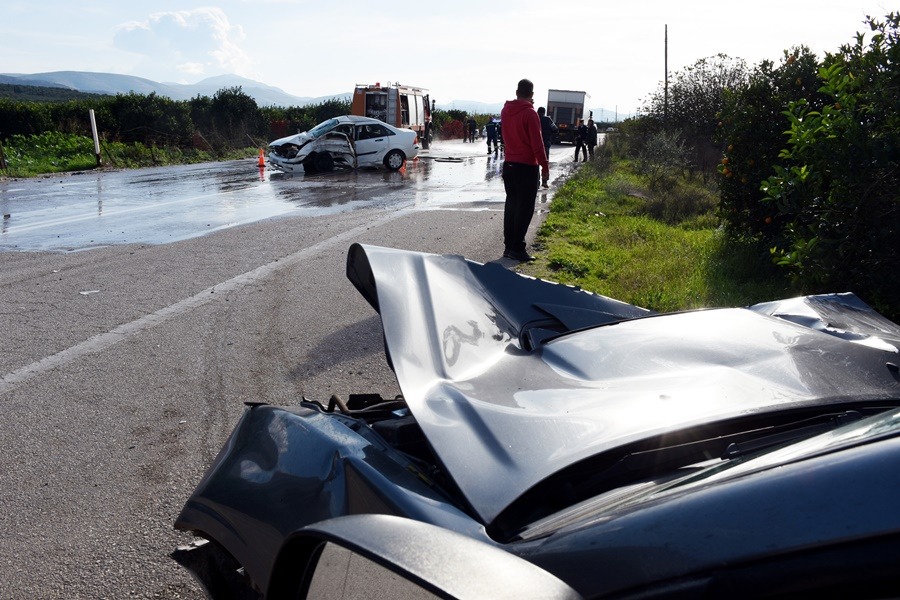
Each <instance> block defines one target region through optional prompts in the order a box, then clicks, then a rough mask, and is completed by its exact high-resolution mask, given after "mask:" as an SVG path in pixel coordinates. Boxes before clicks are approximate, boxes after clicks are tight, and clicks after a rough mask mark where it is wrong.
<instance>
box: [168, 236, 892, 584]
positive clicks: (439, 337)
mask: <svg viewBox="0 0 900 600" xmlns="http://www.w3.org/2000/svg"><path fill="white" fill-rule="evenodd" d="M347 276H348V278H349V279H350V281H351V282H352V283H353V285H354V286H355V287H356V288H357V290H358V291H359V292H360V293H361V294H362V295H363V297H364V298H365V299H366V300H367V301H368V302H369V303H370V304H371V305H372V307H373V308H374V309H375V310H376V311H378V312H379V313H380V315H381V320H382V326H383V329H384V338H385V353H386V356H387V358H388V361H389V363H390V364H391V366H392V368H393V369H394V371H395V372H396V375H397V380H398V383H399V384H400V389H401V390H402V397H398V398H394V399H387V400H383V399H381V398H380V397H378V396H374V395H365V394H364V395H358V396H351V397H350V398H349V399H348V400H347V401H346V402H345V401H343V400H341V399H340V398H338V397H332V398H331V400H330V401H328V402H327V403H324V402H323V403H319V402H314V401H308V400H304V401H303V402H301V403H300V404H299V405H298V406H293V407H274V406H266V405H253V406H250V407H248V408H247V410H246V411H245V413H244V415H243V417H242V419H241V421H240V422H239V423H238V425H237V427H236V428H235V430H234V432H233V433H232V436H231V438H230V439H229V440H228V442H227V444H226V445H225V447H224V448H223V449H222V451H221V452H220V454H219V456H218V457H217V458H216V460H215V461H214V463H213V465H212V466H211V467H210V469H209V471H208V472H207V474H206V475H205V477H204V478H203V480H202V481H201V483H200V484H199V485H198V487H197V489H196V490H195V492H194V494H193V495H192V496H191V498H190V499H189V500H188V501H187V503H186V504H185V506H184V509H183V510H182V513H181V515H180V516H179V517H178V519H177V521H176V527H178V528H179V529H182V530H186V531H192V532H195V534H196V535H198V536H199V537H201V538H203V539H206V540H211V541H212V544H209V546H210V547H211V548H207V550H208V551H209V552H215V553H217V554H218V555H219V556H218V558H217V559H216V561H215V564H218V565H223V564H224V565H230V571H231V573H232V576H231V577H232V578H231V579H229V581H231V582H232V583H231V584H229V585H235V586H237V585H243V586H246V587H247V589H249V590H252V592H253V593H254V594H258V595H259V596H264V597H271V598H278V597H289V596H292V595H293V594H296V593H297V591H298V590H300V591H302V590H303V589H305V587H304V586H305V585H306V584H305V583H304V582H303V581H304V577H306V575H305V574H304V573H305V571H304V567H305V566H306V565H307V564H308V563H309V562H310V561H311V559H312V558H313V557H314V555H315V553H314V550H311V548H315V547H317V546H316V544H314V543H311V542H310V540H311V539H314V540H319V539H325V538H323V537H321V536H323V535H325V534H323V533H322V532H323V531H328V532H330V534H329V535H332V536H333V537H331V538H328V539H332V540H333V539H338V538H340V539H342V540H344V541H345V542H346V543H347V544H348V546H349V547H352V548H355V549H357V550H359V551H360V552H368V554H369V555H370V556H380V557H382V558H383V559H384V561H385V562H386V563H388V562H391V561H393V562H394V563H397V564H399V563H402V562H403V561H406V563H409V561H410V559H409V557H406V558H404V557H402V556H396V557H394V556H388V555H389V554H391V548H392V547H393V546H391V545H390V544H382V545H381V546H379V549H374V548H373V547H372V544H374V543H375V542H373V541H372V540H373V537H374V538H376V539H377V538H379V536H381V535H384V536H385V538H386V539H388V538H391V536H392V535H399V533H398V532H399V531H404V532H405V531H406V529H405V527H406V526H407V525H408V524H409V523H414V522H415V523H424V524H427V525H428V526H431V527H435V528H437V529H438V530H442V531H443V530H446V531H449V532H453V533H454V534H461V536H463V537H464V538H468V539H469V540H470V541H473V542H475V543H476V548H478V547H481V548H484V549H485V552H488V551H491V552H493V551H496V550H498V549H499V550H501V551H502V552H504V553H508V554H509V555H511V556H512V557H515V558H516V559H521V561H523V562H525V563H528V566H529V567H532V568H534V569H535V581H538V580H540V578H541V577H543V576H544V575H547V576H549V577H551V579H552V580H553V581H559V582H563V584H564V586H569V587H570V588H571V590H574V592H573V593H575V594H576V596H577V595H580V596H582V597H605V596H615V597H617V598H628V597H635V598H636V597H641V598H669V597H673V598H674V597H696V596H700V595H703V594H708V595H713V596H721V597H738V596H741V595H744V596H750V597H758V596H759V595H761V594H762V593H763V592H765V593H772V594H774V595H776V596H777V595H778V594H781V595H783V596H785V597H788V596H792V595H798V594H799V595H802V594H804V593H807V594H814V593H817V592H821V591H822V590H827V591H829V592H833V591H835V590H842V589H845V590H852V591H853V593H854V595H855V596H857V597H860V596H864V595H865V594H867V593H871V594H873V595H878V594H879V593H883V591H884V590H890V589H894V590H896V589H897V588H896V586H897V585H898V584H900V575H898V573H900V512H898V511H897V510H896V502H897V499H898V498H900V478H898V477H897V473H900V372H898V371H900V369H898V366H897V364H898V354H900V352H898V348H900V327H898V326H897V325H896V324H894V323H893V322H891V321H889V320H887V319H885V318H884V317H882V316H881V315H879V314H877V313H876V312H874V311H873V310H872V309H870V308H869V307H868V306H866V305H865V304H864V303H863V302H862V301H860V300H859V299H858V298H856V297H855V296H853V295H852V294H828V295H820V296H808V297H803V298H795V299H790V300H785V301H776V302H769V303H764V304H758V305H754V306H751V307H747V308H728V309H710V310H701V311H690V312H683V313H673V314H664V315H660V314H655V313H652V312H651V311H648V310H645V309H642V308H640V307H636V306H632V305H629V304H625V303H622V302H619V301H616V300H613V299H610V298H606V297H603V296H599V295H595V294H591V293H588V292H584V291H581V290H578V289H576V288H571V287H567V286H562V285H557V284H554V283H551V282H546V281H540V280H535V279H531V278H528V277H524V276H521V275H518V274H516V273H513V272H510V271H507V270H506V269H504V268H503V267H502V266H501V265H499V264H494V263H488V264H479V263H475V262H472V261H467V260H465V259H463V258H462V257H458V256H438V255H429V254H421V253H415V252H407V251H400V250H393V249H388V248H378V247H373V246H361V245H354V246H352V247H351V249H350V252H349V254H348V260H347ZM383 515H391V516H392V519H393V520H391V519H383V518H381V517H378V518H379V519H382V520H376V516H383ZM351 516H352V518H354V519H357V520H356V521H353V523H354V524H355V527H354V528H351V527H346V526H344V527H342V524H346V523H347V522H346V521H345V519H348V518H351ZM337 530H340V531H341V533H336V531H337ZM355 532H357V533H355ZM363 532H364V533H363ZM355 535H356V539H352V538H354V536H355ZM424 535H425V534H423V536H424ZM317 536H319V537H317ZM404 539H415V540H417V541H418V543H420V544H425V545H426V547H427V543H428V541H427V537H426V539H424V540H423V539H422V538H421V537H420V538H417V537H416V534H415V533H410V534H409V537H408V538H404ZM434 539H437V538H434ZM411 543H412V542H411ZM433 543H435V544H436V543H437V542H436V541H435V542H433ZM448 543H450V542H448ZM413 545H415V544H413ZM398 552H399V550H398ZM469 552H471V553H474V554H476V555H477V549H476V550H468V551H467V553H469ZM187 554H188V553H185V556H182V559H181V560H182V562H183V563H184V564H185V565H190V564H191V561H190V560H189V559H188V557H187ZM485 560H487V559H485ZM449 561H450V559H448V562H447V563H443V564H442V565H438V566H437V567H435V569H438V570H440V569H441V568H443V569H445V570H446V569H453V568H460V569H465V572H464V573H457V574H456V575H457V576H458V577H457V578H468V580H470V581H471V580H473V579H478V577H480V576H482V575H481V574H478V575H476V571H475V570H471V571H470V570H469V567H463V566H459V567H455V566H454V565H453V564H451V562H449ZM413 562H415V561H413ZM194 564H196V562H195V563H194ZM416 566H417V567H419V568H420V569H421V570H422V571H423V572H419V573H418V574H417V575H416V579H417V581H420V582H421V581H423V580H426V581H430V580H429V579H428V578H427V575H428V573H424V571H427V570H428V569H429V568H431V564H430V562H429V561H427V560H424V559H423V561H422V562H421V564H417V565H416ZM398 569H399V567H398ZM192 570H193V571H194V572H195V573H196V574H198V577H199V578H200V579H201V580H204V579H209V578H210V571H211V569H210V568H208V567H207V568H199V569H198V568H196V567H192ZM238 570H239V572H240V573H241V576H240V577H236V576H234V575H233V573H234V572H238ZM218 577H219V581H223V579H222V576H221V575H219V576H218ZM497 577H498V578H499V574H498V575H497ZM435 578H436V580H440V576H439V574H438V575H435ZM206 585H207V589H208V590H211V592H210V593H211V595H213V596H215V593H214V592H213V591H212V590H213V589H214V588H215V586H214V585H210V584H209V583H207V584H206ZM499 585H500V584H499V583H498V586H499ZM434 586H435V587H433V588H431V589H433V590H436V591H443V593H444V594H445V595H446V596H453V595H454V594H453V593H451V592H448V591H446V589H445V588H441V587H440V586H439V585H438V584H434ZM497 589H502V588H500V587H498V588H497ZM536 589H537V588H536ZM567 593H568V592H566V593H560V594H559V597H572V596H571V595H566V594H567ZM551 595H554V594H548V595H547V596H546V597H550V596H551ZM541 596H542V593H537V592H536V593H535V594H533V595H532V597H541Z"/></svg>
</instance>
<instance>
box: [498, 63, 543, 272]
mask: <svg viewBox="0 0 900 600" xmlns="http://www.w3.org/2000/svg"><path fill="white" fill-rule="evenodd" d="M533 98H534V84H533V83H531V81H529V80H528V79H522V80H521V81H519V84H518V87H517V88H516V99H515V100H508V101H507V102H506V104H504V105H503V111H502V112H501V113H500V121H501V122H502V123H503V143H504V146H505V151H506V156H505V159H504V161H503V188H504V189H505V190H506V204H505V205H504V209H503V245H504V248H505V249H504V251H503V256H504V257H505V258H512V259H513V260H518V261H529V260H534V259H533V257H531V256H530V255H529V254H528V252H526V251H525V234H526V233H528V226H529V225H530V224H531V219H532V217H534V204H535V196H537V191H538V173H540V179H541V183H543V184H544V185H546V184H547V180H548V179H549V178H550V165H549V163H548V162H547V154H546V151H545V150H544V141H543V138H542V137H541V119H540V117H538V114H537V113H536V112H535V111H534V100H533Z"/></svg>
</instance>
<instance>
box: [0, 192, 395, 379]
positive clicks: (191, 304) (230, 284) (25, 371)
mask: <svg viewBox="0 0 900 600" xmlns="http://www.w3.org/2000/svg"><path fill="white" fill-rule="evenodd" d="M408 212H409V210H408V209H404V210H396V211H391V212H389V213H388V214H387V215H385V216H383V217H381V218H379V219H376V220H375V221H374V222H372V221H370V222H367V223H365V224H363V225H359V226H357V227H354V228H353V229H350V230H348V231H345V232H344V233H341V234H338V235H336V236H334V237H332V238H329V239H327V240H324V241H322V242H319V243H318V244H315V245H313V246H310V247H309V248H304V249H303V250H299V251H297V252H295V253H293V254H290V255H288V256H286V257H284V258H280V259H278V260H276V261H272V262H270V263H267V264H265V265H262V266H260V267H257V268H256V269H253V270H252V271H248V272H246V273H244V274H242V275H238V276H236V277H232V278H231V279H229V280H227V281H224V282H222V283H217V284H216V285H214V286H212V287H209V288H206V289H205V290H203V291H202V292H199V293H198V294H195V295H193V296H191V297H190V298H185V299H184V300H181V301H180V302H176V303H175V304H172V305H170V306H166V307H165V308H161V309H160V310H158V311H156V312H154V313H150V314H149V315H145V316H143V317H141V318H140V319H136V320H134V321H131V322H130V323H125V324H123V325H119V326H118V327H116V328H115V329H113V330H111V331H108V332H106V333H100V334H97V335H95V336H93V337H90V338H88V339H86V340H85V341H83V342H81V343H78V344H75V345H74V346H72V347H70V348H66V349H65V350H62V351H60V352H57V353H56V354H53V355H51V356H47V357H45V358H42V359H41V360H39V361H36V362H33V363H31V364H30V365H25V366H24V367H21V368H19V369H16V370H15V371H13V372H11V373H7V374H6V375H4V376H3V377H2V378H0V394H4V393H6V392H8V391H11V390H12V389H13V388H15V387H16V386H17V385H18V384H20V383H23V382H25V381H28V380H29V379H31V378H33V377H36V376H38V375H40V374H42V373H46V372H47V371H50V370H52V369H55V368H58V367H61V366H63V365H66V364H68V363H70V362H72V361H74V360H76V359H79V358H81V357H83V356H87V355H89V354H96V353H97V352H102V351H104V350H106V349H107V348H110V347H111V346H114V345H116V344H118V343H119V342H123V341H125V340H127V339H129V338H131V337H134V336H135V335H138V334H140V333H142V332H144V331H147V330H149V329H152V328H153V327H156V326H157V325H161V324H162V323H165V322H166V321H168V320H170V319H173V318H175V317H177V316H180V315H182V314H184V313H186V312H188V311H191V310H193V309H195V308H198V307H200V306H203V305H204V304H207V303H209V302H211V301H213V300H215V299H216V294H217V293H220V294H221V293H227V292H232V291H235V290H239V289H241V288H242V287H244V286H246V285H249V284H253V283H256V282H257V281H259V280H261V279H265V278H266V277H268V276H270V275H271V274H272V273H274V272H276V271H278V270H280V269H284V268H287V267H291V266H293V265H295V264H297V263H299V262H300V261H304V260H308V259H309V258H310V257H311V256H314V255H315V254H316V253H318V252H321V251H322V250H325V249H326V248H330V247H332V246H336V245H338V244H342V243H345V242H346V241H347V240H350V239H352V238H354V237H356V236H357V235H359V234H361V233H364V232H366V231H369V230H371V229H372V228H373V227H378V226H381V225H384V224H385V223H389V222H391V221H393V220H394V219H397V218H399V217H400V216H402V215H404V214H406V213H408Z"/></svg>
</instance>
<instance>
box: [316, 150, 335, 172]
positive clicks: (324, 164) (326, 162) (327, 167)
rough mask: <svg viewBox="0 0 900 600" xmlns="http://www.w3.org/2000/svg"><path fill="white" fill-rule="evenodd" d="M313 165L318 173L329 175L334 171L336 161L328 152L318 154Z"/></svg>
mask: <svg viewBox="0 0 900 600" xmlns="http://www.w3.org/2000/svg"><path fill="white" fill-rule="evenodd" d="M313 164H315V166H316V171H319V172H320V173H327V172H328V171H331V170H332V169H334V159H333V158H332V157H331V155H330V154H328V153H327V152H319V153H318V154H316V158H315V161H314V163H313Z"/></svg>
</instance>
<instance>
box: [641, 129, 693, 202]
mask: <svg viewBox="0 0 900 600" xmlns="http://www.w3.org/2000/svg"><path fill="white" fill-rule="evenodd" d="M634 164H635V170H636V171H637V172H638V174H640V175H643V176H644V177H646V178H647V185H648V186H649V188H650V191H652V192H663V191H664V190H665V189H667V188H670V187H671V186H672V185H673V182H672V180H673V179H674V178H676V177H681V176H683V174H684V172H685V170H686V169H688V168H689V166H690V160H689V158H688V150H687V148H686V146H685V144H684V142H683V141H682V140H681V138H680V137H679V136H678V134H676V133H674V132H670V131H657V132H656V133H653V134H652V135H651V136H650V138H649V139H648V140H647V143H646V144H644V146H643V147H642V148H641V150H640V151H639V152H638V154H637V157H636V158H635V162H634Z"/></svg>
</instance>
